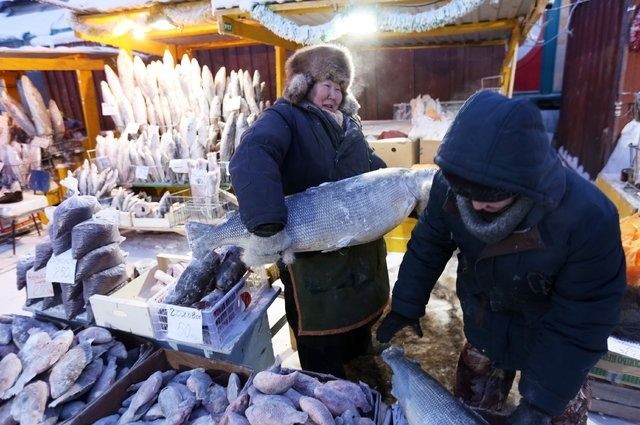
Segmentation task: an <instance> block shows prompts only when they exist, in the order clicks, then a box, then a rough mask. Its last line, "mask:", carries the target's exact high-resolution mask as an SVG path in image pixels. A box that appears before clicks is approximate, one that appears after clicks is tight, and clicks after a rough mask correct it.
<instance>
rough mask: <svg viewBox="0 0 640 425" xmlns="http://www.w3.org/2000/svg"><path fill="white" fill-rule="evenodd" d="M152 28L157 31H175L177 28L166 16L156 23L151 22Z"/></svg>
mask: <svg viewBox="0 0 640 425" xmlns="http://www.w3.org/2000/svg"><path fill="white" fill-rule="evenodd" d="M150 26H151V28H153V29H154V30H157V31H169V30H172V29H175V28H176V26H175V25H173V24H172V23H171V21H169V19H167V18H166V17H165V16H162V17H160V18H158V19H156V20H155V21H153V22H151V24H150Z"/></svg>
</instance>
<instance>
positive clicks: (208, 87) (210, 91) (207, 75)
mask: <svg viewBox="0 0 640 425" xmlns="http://www.w3.org/2000/svg"><path fill="white" fill-rule="evenodd" d="M201 78H202V90H203V91H204V95H205V96H206V98H207V102H208V103H209V104H211V102H212V101H213V97H214V96H215V95H216V92H215V90H216V87H215V82H214V81H213V74H212V73H211V70H210V69H209V67H208V66H207V65H205V66H203V67H202V75H201Z"/></svg>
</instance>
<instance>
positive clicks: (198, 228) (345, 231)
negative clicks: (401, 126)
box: [187, 168, 435, 258]
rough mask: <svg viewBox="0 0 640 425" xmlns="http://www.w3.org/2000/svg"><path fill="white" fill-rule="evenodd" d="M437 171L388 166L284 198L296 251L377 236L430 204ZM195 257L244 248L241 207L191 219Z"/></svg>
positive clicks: (245, 237) (245, 234)
mask: <svg viewBox="0 0 640 425" xmlns="http://www.w3.org/2000/svg"><path fill="white" fill-rule="evenodd" d="M434 174H435V170H430V169H429V170H425V169H423V170H408V169H403V168H387V169H382V170H377V171H372V172H369V173H365V174H361V175H358V176H355V177H351V178H348V179H344V180H340V181H337V182H332V183H325V184H322V185H320V186H317V187H313V188H310V189H307V190H306V191H304V192H300V193H297V194H294V195H291V196H287V197H286V198H285V205H286V207H287V211H288V220H287V224H286V226H285V231H286V232H287V233H288V235H289V236H290V238H291V246H290V248H289V250H290V251H292V252H305V251H333V250H337V249H340V248H343V247H345V246H351V245H358V244H363V243H367V242H371V241H374V240H376V239H378V238H380V237H381V236H382V235H384V234H385V233H387V232H389V231H390V230H391V229H393V228H394V227H396V226H398V225H399V224H400V223H401V222H402V220H404V219H405V218H406V217H407V216H408V215H409V214H410V213H411V211H412V210H413V209H414V207H415V206H416V205H417V204H418V203H420V204H424V203H426V200H427V199H428V194H429V189H430V187H431V182H432V181H433V176H434ZM187 232H188V234H189V240H190V241H191V245H192V246H191V248H192V250H193V253H194V256H195V257H196V258H198V257H202V256H203V255H204V254H205V253H206V252H208V251H209V250H210V249H211V248H216V247H218V246H221V245H227V244H232V245H237V246H240V247H242V248H246V247H247V245H248V243H249V236H250V234H249V231H248V230H247V229H246V227H244V225H243V224H242V221H241V220H240V214H239V213H238V212H235V211H234V212H231V213H229V214H227V217H226V219H225V221H223V222H222V223H220V224H217V225H214V224H204V223H196V222H190V223H187Z"/></svg>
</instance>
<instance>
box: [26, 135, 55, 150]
mask: <svg viewBox="0 0 640 425" xmlns="http://www.w3.org/2000/svg"><path fill="white" fill-rule="evenodd" d="M31 143H33V144H34V145H36V146H40V147H41V148H42V149H47V148H48V147H49V146H50V145H51V138H50V137H43V136H35V137H34V138H33V139H32V140H31Z"/></svg>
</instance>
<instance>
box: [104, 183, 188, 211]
mask: <svg viewBox="0 0 640 425" xmlns="http://www.w3.org/2000/svg"><path fill="white" fill-rule="evenodd" d="M175 207H176V205H173V204H172V203H171V194H170V193H169V192H165V193H164V194H163V195H162V197H161V198H160V201H158V202H154V201H151V197H150V196H147V194H146V193H145V192H138V193H134V192H132V191H130V190H128V189H125V188H123V187H119V188H117V189H115V190H113V191H112V192H111V208H115V209H116V210H118V211H122V212H130V213H133V215H134V216H135V217H137V218H144V217H153V218H162V217H164V216H165V215H166V214H167V213H168V212H170V211H171V210H172V208H175Z"/></svg>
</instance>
